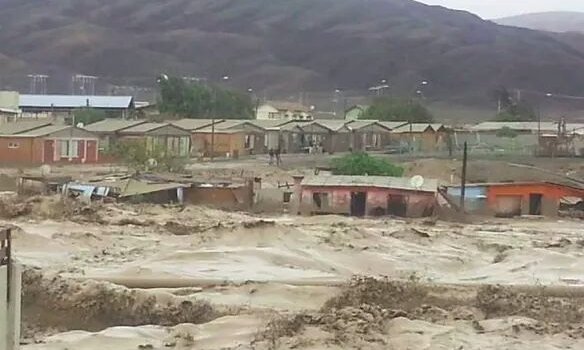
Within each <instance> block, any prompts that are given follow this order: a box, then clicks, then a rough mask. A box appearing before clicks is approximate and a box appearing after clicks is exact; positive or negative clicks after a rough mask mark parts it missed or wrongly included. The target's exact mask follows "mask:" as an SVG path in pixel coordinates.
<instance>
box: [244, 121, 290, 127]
mask: <svg viewBox="0 0 584 350" xmlns="http://www.w3.org/2000/svg"><path fill="white" fill-rule="evenodd" d="M249 122H250V123H252V124H253V125H255V126H257V127H260V128H263V129H272V128H277V127H279V126H283V125H286V124H289V123H291V121H290V120H285V119H279V120H278V119H260V120H257V119H253V120H249Z"/></svg>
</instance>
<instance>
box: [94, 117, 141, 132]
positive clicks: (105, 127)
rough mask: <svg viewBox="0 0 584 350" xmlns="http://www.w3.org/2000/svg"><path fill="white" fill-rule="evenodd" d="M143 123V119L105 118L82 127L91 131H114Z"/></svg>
mask: <svg viewBox="0 0 584 350" xmlns="http://www.w3.org/2000/svg"><path fill="white" fill-rule="evenodd" d="M144 123H146V121H145V120H124V119H105V120H102V121H99V122H97V123H93V124H89V125H86V126H85V127H84V129H85V130H87V131H92V132H116V131H120V130H123V129H127V128H131V127H133V126H136V125H140V124H144Z"/></svg>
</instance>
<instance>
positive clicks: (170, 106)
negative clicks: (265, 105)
mask: <svg viewBox="0 0 584 350" xmlns="http://www.w3.org/2000/svg"><path fill="white" fill-rule="evenodd" d="M159 106H160V111H161V112H162V113H168V114H173V115H176V116H181V117H186V118H211V117H214V118H228V119H249V118H251V117H252V116H253V106H252V102H251V99H250V98H249V96H247V95H243V94H240V93H237V92H233V91H229V90H224V89H220V88H218V87H216V86H213V87H211V86H207V85H203V84H198V83H187V82H185V81H184V80H183V79H180V78H174V77H172V78H167V79H160V101H159Z"/></svg>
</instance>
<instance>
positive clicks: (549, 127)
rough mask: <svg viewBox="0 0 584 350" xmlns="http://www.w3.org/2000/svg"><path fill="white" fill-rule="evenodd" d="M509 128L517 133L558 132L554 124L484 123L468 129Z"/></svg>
mask: <svg viewBox="0 0 584 350" xmlns="http://www.w3.org/2000/svg"><path fill="white" fill-rule="evenodd" d="M503 128H509V129H512V130H517V131H537V130H540V129H541V130H542V131H558V124H557V123H555V122H541V123H538V122H484V123H480V124H477V125H474V126H472V127H471V128H470V130H472V131H496V130H501V129H503Z"/></svg>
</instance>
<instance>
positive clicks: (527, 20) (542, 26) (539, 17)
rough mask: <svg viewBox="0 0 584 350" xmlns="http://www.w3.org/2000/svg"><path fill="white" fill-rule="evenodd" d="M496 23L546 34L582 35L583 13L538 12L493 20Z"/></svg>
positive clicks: (583, 29) (583, 25) (583, 30)
mask: <svg viewBox="0 0 584 350" xmlns="http://www.w3.org/2000/svg"><path fill="white" fill-rule="evenodd" d="M495 22H496V23H498V24H502V25H508V26H514V27H521V28H529V29H535V30H544V31H548V32H556V33H565V32H581V33H584V13H583V12H569V11H568V12H540V13H530V14H525V15H519V16H512V17H505V18H500V19H497V20H495Z"/></svg>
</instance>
